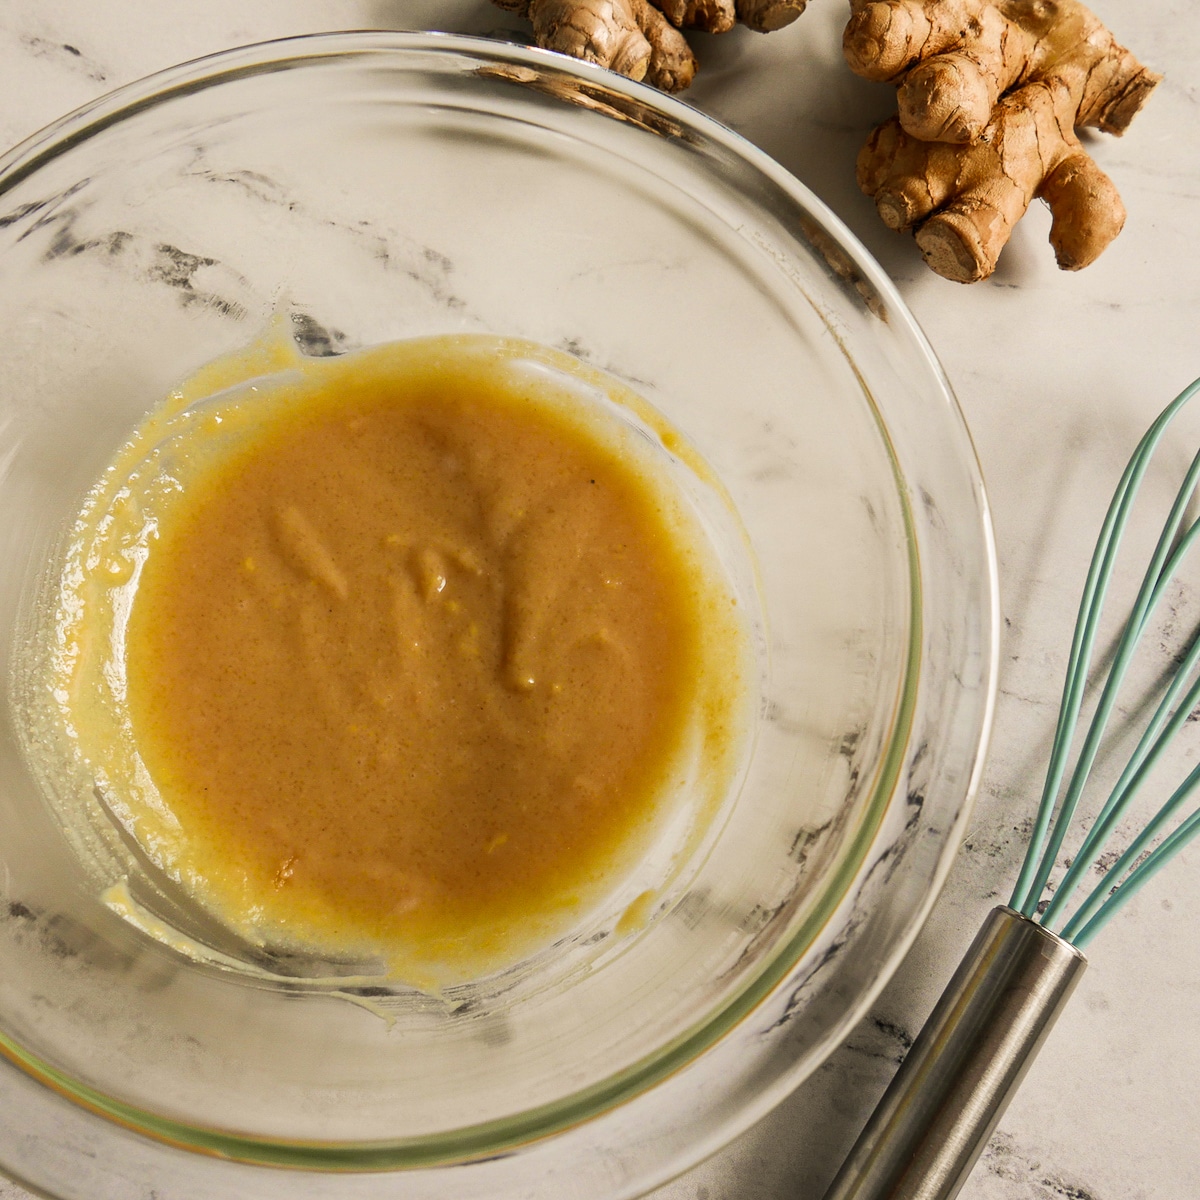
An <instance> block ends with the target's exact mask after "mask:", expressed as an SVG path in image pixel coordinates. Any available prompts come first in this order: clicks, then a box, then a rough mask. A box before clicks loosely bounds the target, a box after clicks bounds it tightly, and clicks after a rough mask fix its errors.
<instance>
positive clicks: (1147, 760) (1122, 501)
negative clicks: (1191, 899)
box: [1011, 379, 1200, 944]
mask: <svg viewBox="0 0 1200 1200" xmlns="http://www.w3.org/2000/svg"><path fill="white" fill-rule="evenodd" d="M1198 392H1200V379H1197V380H1196V381H1194V382H1193V383H1192V384H1190V385H1189V386H1188V387H1187V388H1185V389H1184V390H1183V391H1182V392H1181V393H1180V394H1179V395H1178V396H1177V397H1176V398H1175V399H1174V400H1173V401H1172V402H1171V403H1170V404H1169V405H1168V406H1167V407H1166V408H1165V409H1164V410H1163V412H1162V413H1161V414H1160V415H1159V417H1158V419H1157V420H1156V421H1155V422H1154V424H1153V425H1151V427H1150V428H1149V429H1148V430H1147V432H1146V434H1145V436H1144V437H1143V438H1142V440H1141V441H1140V442H1139V443H1138V447H1137V449H1136V451H1135V452H1134V454H1133V457H1132V458H1131V459H1130V461H1129V464H1128V465H1127V466H1126V468H1125V471H1124V473H1123V475H1122V477H1121V482H1120V484H1119V485H1118V487H1117V490H1116V493H1115V495H1114V496H1113V499H1112V503H1111V504H1110V505H1109V508H1108V512H1107V513H1106V515H1105V520H1104V525H1103V527H1102V529H1101V532H1100V537H1099V540H1098V541H1097V544H1096V549H1095V552H1094V553H1093V556H1092V562H1091V566H1090V568H1089V571H1088V578H1087V583H1086V584H1085V587H1084V593H1083V597H1082V600H1081V602H1080V607H1079V616H1078V620H1077V623H1076V629H1075V636H1074V638H1073V639H1072V645H1071V655H1070V659H1069V662H1068V666H1067V676H1066V679H1065V680H1064V684H1063V699H1062V706H1061V708H1060V711H1059V719H1058V724H1057V727H1056V729H1055V736H1054V743H1053V747H1052V750H1051V754H1050V762H1049V765H1048V769H1047V773H1046V783H1045V787H1044V788H1043V791H1042V799H1041V804H1040V806H1039V810H1038V815H1037V818H1036V820H1035V823H1034V829H1033V833H1032V836H1031V838H1030V843H1029V847H1028V852H1027V854H1026V857H1025V862H1024V864H1023V866H1022V869H1021V873H1020V876H1019V877H1018V880H1017V884H1016V888H1015V889H1014V892H1013V898H1012V902H1011V903H1012V907H1013V908H1014V909H1015V910H1017V911H1018V912H1020V913H1021V914H1022V915H1023V916H1025V917H1028V918H1031V919H1036V914H1037V909H1038V902H1039V899H1040V897H1041V895H1042V893H1043V891H1044V890H1045V888H1046V884H1047V883H1048V881H1049V879H1050V875H1051V873H1052V871H1053V869H1054V865H1055V863H1056V862H1057V860H1058V855H1059V853H1060V851H1061V849H1062V845H1063V842H1064V841H1065V839H1066V836H1067V832H1068V829H1069V826H1070V823H1071V820H1072V818H1073V817H1074V814H1075V810H1076V808H1077V806H1078V803H1079V799H1080V796H1081V795H1082V792H1083V790H1084V786H1085V785H1086V783H1087V780H1088V777H1089V775H1090V773H1091V770H1092V767H1093V765H1094V763H1095V759H1096V756H1097V754H1098V752H1099V749H1100V745H1101V742H1102V740H1103V735H1104V732H1105V729H1106V728H1107V725H1108V721H1109V718H1110V717H1111V714H1112V710H1113V708H1114V707H1115V704H1116V699H1117V694H1118V692H1119V690H1120V687H1121V684H1122V682H1123V680H1124V678H1125V675H1126V673H1127V671H1128V669H1129V666H1130V663H1131V661H1132V659H1133V657H1134V654H1135V652H1136V650H1137V648H1138V644H1139V641H1140V639H1141V636H1142V634H1143V632H1144V631H1145V629H1146V626H1147V624H1148V622H1149V619H1150V617H1151V616H1152V614H1153V613H1154V611H1155V609H1156V608H1157V606H1158V604H1159V603H1160V602H1161V600H1162V598H1163V596H1164V595H1165V593H1166V589H1167V587H1168V585H1169V584H1170V582H1171V580H1172V579H1173V578H1174V576H1175V574H1176V572H1177V571H1178V569H1179V567H1180V565H1181V564H1182V561H1183V559H1184V557H1185V555H1186V554H1187V552H1188V550H1189V549H1190V548H1191V546H1192V545H1193V543H1194V542H1195V541H1196V540H1197V539H1198V538H1200V521H1198V522H1194V523H1192V524H1191V526H1190V527H1189V528H1188V529H1187V530H1186V532H1185V533H1184V534H1183V536H1182V537H1178V535H1179V530H1180V527H1181V526H1182V524H1183V521H1184V517H1185V514H1186V512H1187V509H1188V506H1189V504H1190V503H1191V501H1192V498H1193V496H1194V494H1195V491H1196V488H1197V485H1198V484H1200V454H1197V456H1196V457H1195V459H1193V461H1192V464H1191V466H1190V468H1189V470H1188V472H1187V475H1186V477H1185V479H1184V481H1183V484H1182V486H1181V487H1180V489H1179V492H1178V493H1177V495H1176V497H1175V501H1174V503H1173V504H1172V507H1171V511H1170V514H1169V515H1168V517H1167V521H1166V524H1165V525H1164V527H1163V530H1162V533H1161V534H1160V536H1159V539H1158V542H1157V545H1156V547H1155V551H1154V555H1153V557H1152V559H1151V562H1150V566H1149V568H1148V569H1147V571H1146V574H1145V577H1144V578H1143V581H1142V585H1141V587H1140V589H1139V591H1138V596H1137V600H1136V602H1135V604H1134V608H1133V612H1132V614H1131V616H1130V618H1129V620H1128V622H1127V623H1126V626H1125V629H1124V631H1123V633H1122V636H1121V638H1120V641H1119V643H1118V646H1117V651H1116V654H1115V655H1114V658H1113V662H1112V665H1111V667H1110V668H1109V671H1108V675H1107V677H1106V679H1105V682H1104V686H1103V688H1102V689H1101V695H1100V699H1099V701H1098V703H1097V705H1096V711H1095V713H1094V715H1093V717H1092V720H1091V722H1090V724H1089V726H1088V731H1087V735H1086V736H1085V739H1084V743H1083V747H1082V749H1081V750H1080V753H1079V757H1078V760H1077V761H1076V764H1075V768H1074V770H1073V772H1072V773H1071V776H1070V779H1069V781H1068V783H1067V788H1066V793H1065V795H1063V797H1062V800H1061V802H1059V799H1058V797H1059V793H1060V791H1061V790H1062V785H1063V779H1064V776H1065V775H1066V768H1067V762H1068V758H1069V755H1070V749H1071V745H1072V743H1073V741H1074V734H1075V729H1076V727H1077V725H1078V722H1079V713H1080V710H1081V708H1082V706H1083V698H1084V692H1085V689H1086V685H1087V677H1088V672H1089V670H1090V667H1091V661H1092V656H1093V652H1094V649H1095V642H1096V637H1097V633H1098V629H1099V621H1100V614H1101V610H1102V609H1103V606H1104V600H1105V597H1106V595H1107V591H1108V585H1109V582H1110V580H1111V577H1112V572H1113V569H1114V566H1115V563H1116V557H1117V551H1118V549H1119V547H1120V542H1121V539H1122V536H1123V534H1124V532H1125V528H1126V525H1127V524H1128V521H1129V516H1130V512H1131V509H1132V506H1133V502H1134V500H1135V498H1136V495H1137V492H1138V490H1139V488H1140V485H1141V482H1142V479H1143V477H1144V476H1145V473H1146V470H1147V468H1148V467H1149V464H1150V460H1151V458H1152V456H1153V454H1154V451H1155V449H1156V448H1157V446H1158V443H1159V442H1160V440H1161V438H1162V436H1163V434H1164V432H1165V431H1166V429H1167V427H1168V426H1169V425H1170V423H1171V422H1172V421H1173V420H1174V419H1175V417H1176V416H1177V415H1178V414H1179V412H1180V410H1181V409H1182V408H1183V407H1184V406H1185V405H1186V404H1187V403H1188V402H1189V401H1190V400H1191V399H1192V398H1193V397H1194V396H1195V395H1196V394H1197V393H1198ZM1177 539H1178V540H1177ZM1197 661H1200V638H1197V639H1196V640H1195V641H1194V642H1193V643H1192V645H1191V647H1190V648H1189V650H1188V652H1187V655H1186V656H1185V659H1184V662H1183V664H1182V665H1181V669H1180V670H1179V671H1178V672H1177V674H1176V676H1175V678H1174V679H1173V680H1172V682H1171V684H1170V686H1169V687H1168V689H1167V692H1166V695H1165V696H1164V697H1163V699H1162V701H1161V702H1160V704H1159V706H1158V708H1157V710H1156V711H1155V713H1154V716H1153V717H1152V718H1151V720H1150V723H1149V725H1148V726H1147V729H1146V731H1145V732H1144V733H1143V735H1142V737H1141V738H1140V740H1139V742H1138V745H1137V747H1136V749H1135V750H1134V753H1133V756H1132V757H1131V759H1130V762H1129V763H1128V764H1127V766H1126V768H1125V770H1124V771H1123V772H1122V774H1121V777H1120V779H1119V780H1118V782H1117V785H1116V787H1115V788H1114V789H1113V792H1112V793H1111V794H1110V796H1109V799H1108V801H1107V802H1106V804H1105V806H1104V808H1103V809H1102V810H1101V813H1100V815H1099V817H1098V818H1097V820H1096V822H1095V824H1094V826H1093V828H1092V830H1091V832H1090V833H1089V835H1088V837H1087V838H1086V839H1085V841H1084V846H1083V847H1082V848H1081V850H1080V852H1079V853H1078V854H1077V855H1076V857H1075V861H1074V862H1073V863H1072V865H1071V867H1070V868H1069V870H1068V873H1067V875H1066V876H1065V877H1064V879H1063V881H1062V883H1061V884H1060V886H1059V889H1058V891H1057V892H1056V894H1055V896H1054V898H1053V900H1052V901H1051V902H1050V904H1049V906H1048V907H1047V909H1046V911H1045V913H1044V915H1043V918H1042V920H1043V923H1044V924H1047V925H1048V924H1050V923H1051V922H1054V921H1055V920H1056V919H1057V918H1058V917H1059V916H1060V915H1061V913H1062V910H1063V908H1064V906H1065V905H1066V903H1067V901H1068V900H1069V898H1070V896H1071V895H1072V894H1073V893H1074V891H1075V890H1076V888H1077V887H1078V885H1079V882H1080V881H1081V880H1082V878H1083V875H1084V872H1085V871H1086V870H1087V869H1088V867H1089V865H1090V862H1091V859H1092V858H1093V857H1094V855H1095V853H1096V852H1097V851H1098V850H1099V849H1100V847H1101V845H1102V844H1103V842H1104V841H1105V839H1106V838H1107V837H1108V835H1109V834H1110V833H1111V832H1112V829H1113V828H1114V826H1115V825H1116V823H1117V821H1118V820H1119V819H1120V817H1121V815H1122V814H1123V813H1124V812H1125V811H1126V809H1127V808H1128V806H1129V804H1130V803H1131V802H1132V800H1133V798H1134V796H1135V795H1136V794H1137V792H1138V789H1139V788H1140V787H1141V786H1142V784H1143V783H1144V782H1145V780H1146V778H1147V776H1148V774H1149V772H1150V771H1151V770H1152V769H1153V767H1154V765H1155V764H1156V763H1157V762H1158V761H1159V759H1160V758H1161V756H1162V754H1163V752H1164V751H1165V749H1166V747H1167V745H1168V744H1169V742H1170V740H1171V738H1172V736H1173V735H1174V734H1175V733H1176V732H1177V731H1178V729H1179V728H1180V727H1181V726H1182V724H1183V723H1184V721H1186V719H1187V717H1188V714H1189V713H1190V712H1191V711H1192V709H1193V708H1194V707H1195V706H1196V703H1197V702H1198V701H1200V682H1197V683H1196V684H1195V685H1193V687H1192V688H1191V689H1190V690H1189V691H1188V692H1187V695H1186V696H1185V697H1184V699H1183V701H1182V702H1179V697H1180V695H1181V693H1182V692H1183V690H1184V688H1185V687H1186V681H1187V678H1188V676H1189V675H1190V673H1191V672H1192V670H1193V669H1194V668H1195V666H1196V663H1197ZM1197 786H1200V768H1198V769H1197V771H1195V772H1193V773H1192V775H1189V777H1188V779H1187V780H1186V781H1185V782H1184V783H1183V784H1182V785H1181V786H1180V787H1179V788H1178V789H1176V791H1175V792H1174V793H1173V794H1172V796H1171V797H1170V799H1169V800H1168V801H1167V803H1166V804H1164V805H1163V806H1162V808H1161V809H1160V810H1159V812H1158V814H1157V815H1156V816H1155V818H1154V819H1153V820H1152V821H1151V822H1150V824H1149V825H1148V826H1147V828H1146V829H1145V830H1144V831H1143V833H1142V835H1141V836H1140V837H1139V838H1138V839H1137V841H1136V842H1135V843H1134V846H1137V847H1138V849H1137V850H1136V851H1134V846H1131V847H1130V848H1129V850H1128V851H1126V853H1125V854H1124V855H1122V856H1121V858H1119V859H1118V860H1117V863H1116V864H1115V865H1114V867H1113V869H1112V871H1110V873H1109V876H1108V877H1107V878H1106V879H1105V880H1103V881H1102V883H1101V884H1100V886H1099V887H1097V888H1096V889H1094V890H1093V892H1092V893H1091V895H1089V897H1088V898H1087V900H1086V901H1085V903H1084V906H1083V907H1081V909H1080V910H1079V912H1078V913H1076V914H1075V916H1073V917H1072V918H1071V920H1070V921H1069V922H1068V923H1067V925H1066V926H1065V928H1064V930H1063V934H1062V936H1063V937H1065V938H1067V939H1068V940H1070V939H1071V938H1072V937H1074V938H1085V939H1087V938H1090V937H1091V936H1093V935H1094V933H1095V932H1096V931H1097V930H1098V929H1099V928H1100V927H1101V926H1102V925H1103V923H1104V922H1105V921H1106V920H1107V919H1108V915H1110V913H1109V905H1112V904H1113V903H1114V901H1116V897H1117V896H1120V897H1121V898H1120V900H1119V901H1116V906H1118V907H1119V905H1120V904H1123V903H1124V902H1125V901H1126V900H1128V898H1129V896H1130V895H1132V894H1133V892H1135V891H1136V890H1137V889H1138V888H1140V887H1141V886H1143V885H1144V883H1145V882H1146V880H1147V879H1148V878H1149V877H1150V875H1152V874H1153V873H1154V872H1155V871H1157V870H1158V869H1159V867H1161V866H1162V865H1164V864H1165V863H1166V861H1167V860H1168V859H1169V858H1170V857H1171V856H1173V855H1174V854H1175V853H1176V852H1177V851H1178V850H1179V849H1181V848H1182V846H1183V845H1184V844H1185V843H1186V841H1187V840H1188V838H1189V837H1191V836H1192V835H1193V834H1194V833H1196V832H1198V831H1200V813H1198V814H1193V817H1190V818H1188V820H1187V821H1185V822H1184V824H1183V825H1181V826H1180V827H1179V829H1177V830H1176V831H1175V832H1174V833H1173V834H1171V835H1170V836H1169V837H1168V838H1167V839H1165V840H1164V841H1163V843H1162V844H1161V845H1160V846H1159V847H1158V848H1157V849H1155V850H1154V851H1152V852H1151V853H1150V854H1149V855H1146V856H1145V857H1143V858H1142V859H1141V861H1140V862H1139V861H1138V858H1139V856H1140V855H1142V854H1143V853H1144V851H1145V849H1146V846H1147V845H1148V844H1149V842H1150V841H1151V840H1152V839H1153V838H1154V837H1155V836H1157V834H1158V832H1159V831H1160V830H1161V829H1162V827H1163V825H1164V824H1165V823H1166V821H1167V820H1169V818H1170V817H1171V816H1172V815H1173V814H1174V813H1175V812H1177V811H1178V809H1179V808H1180V807H1181V806H1182V805H1183V804H1184V803H1185V802H1186V800H1187V799H1189V798H1190V797H1191V796H1192V795H1193V794H1194V792H1195V790H1196V788H1197ZM1185 829H1186V830H1187V831H1188V832H1187V833H1184V830H1185ZM1130 868H1132V869H1130ZM1127 869H1130V870H1129V875H1128V877H1127V878H1126V879H1125V880H1124V881H1123V882H1119V883H1118V884H1117V886H1116V887H1114V883H1113V881H1114V880H1120V877H1121V874H1122V873H1123V872H1124V871H1125V870H1127ZM1131 885H1132V886H1131ZM1122 893H1124V895H1122ZM1106 900H1107V902H1108V903H1106ZM1076 944H1078V942H1077V943H1076Z"/></svg>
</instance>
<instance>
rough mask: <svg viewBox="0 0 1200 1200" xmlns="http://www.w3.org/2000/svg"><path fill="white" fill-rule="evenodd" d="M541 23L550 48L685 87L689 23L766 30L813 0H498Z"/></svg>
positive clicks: (690, 61) (540, 39)
mask: <svg viewBox="0 0 1200 1200" xmlns="http://www.w3.org/2000/svg"><path fill="white" fill-rule="evenodd" d="M494 2H495V3H496V4H497V5H499V6H500V7H501V8H503V9H507V10H508V11H509V12H515V13H517V14H518V15H520V16H523V17H526V18H527V19H528V20H529V21H531V22H532V24H533V36H534V40H535V41H536V42H537V44H538V45H539V46H541V47H542V48H543V49H546V50H557V51H559V52H560V53H562V54H569V55H571V56H572V57H574V58H581V59H584V60H585V61H587V62H594V63H598V64H599V65H600V66H602V67H610V68H611V69H612V70H614V71H618V72H620V73H621V74H622V75H627V76H628V77H629V78H630V79H644V80H645V81H646V82H647V83H652V84H653V85H654V86H655V87H658V88H661V89H662V90H663V91H666V92H678V91H682V90H683V89H684V88H685V87H687V86H688V84H690V83H691V82H692V77H693V76H694V75H695V74H696V56H695V55H694V54H693V53H692V49H691V47H690V46H689V45H688V44H687V41H686V40H685V38H684V36H683V34H682V33H681V32H680V30H681V29H699V30H702V31H703V32H705V33H725V32H727V31H728V30H730V29H732V28H733V26H734V25H735V24H736V23H738V22H740V23H741V24H743V25H747V26H749V28H751V29H756V30H758V31H759V32H760V33H766V32H769V31H770V30H772V29H781V28H783V26H784V25H789V24H790V23H791V22H792V21H794V20H795V19H796V18H797V17H798V16H799V15H800V14H801V13H802V12H803V11H804V8H805V6H806V4H807V3H808V0H494Z"/></svg>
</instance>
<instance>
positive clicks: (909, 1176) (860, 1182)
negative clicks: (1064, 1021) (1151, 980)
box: [825, 907, 1087, 1200]
mask: <svg viewBox="0 0 1200 1200" xmlns="http://www.w3.org/2000/svg"><path fill="white" fill-rule="evenodd" d="M1086 966H1087V959H1086V958H1085V957H1084V956H1083V954H1082V953H1081V952H1080V951H1079V950H1077V949H1076V948H1075V947H1074V946H1072V945H1071V944H1070V943H1069V942H1065V941H1063V939H1062V938H1060V937H1058V936H1057V934H1054V933H1051V932H1050V931H1049V930H1047V929H1044V928H1043V927H1042V926H1041V925H1039V924H1037V923H1036V922H1035V921H1030V920H1029V919H1028V918H1026V917H1023V916H1021V915H1020V913H1018V912H1015V911H1014V910H1013V909H1011V908H1005V907H1001V908H994V909H992V911H991V912H990V913H989V914H988V916H987V919H986V920H985V921H984V923H983V927H982V928H981V929H980V931H979V933H978V934H977V935H976V938H975V941H974V942H973V943H972V945H971V948H970V950H968V951H967V954H966V957H965V958H964V959H963V961H962V962H961V963H960V964H959V967H958V970H957V971H956V972H955V973H954V978H953V979H951V980H950V983H949V984H948V985H947V987H946V990H945V991H944V992H943V993H942V997H941V999H940V1000H939V1001H938V1002H937V1006H936V1007H935V1008H934V1010H933V1012H932V1013H931V1014H930V1017H929V1020H928V1021H926V1022H925V1025H924V1028H922V1030H921V1033H920V1035H919V1036H918V1037H917V1040H916V1041H915V1042H914V1043H913V1046H912V1049H911V1050H909V1052H908V1055H907V1057H906V1058H905V1060H904V1063H903V1064H902V1065H901V1067H900V1070H899V1072H898V1073H897V1075H896V1077H895V1079H893V1080H892V1083H891V1086H890V1087H889V1088H888V1090H887V1091H886V1092H885V1093H884V1096H883V1099H882V1100H880V1102H879V1105H878V1107H877V1108H876V1109H875V1112H874V1113H873V1114H872V1116H871V1119H870V1120H869V1121H868V1122H867V1125H866V1128H865V1129H864V1130H863V1131H862V1133H861V1134H860V1135H859V1138H858V1141H857V1142H856V1143H855V1144H854V1149H853V1150H851V1151H850V1155H849V1157H848V1158H847V1159H846V1161H845V1163H844V1164H843V1165H842V1169H841V1170H840V1171H839V1172H838V1174H837V1177H836V1178H835V1179H834V1181H833V1183H832V1184H831V1185H830V1188H829V1190H828V1191H827V1192H826V1193H825V1200H953V1197H955V1196H957V1195H958V1192H959V1189H960V1188H961V1187H962V1185H963V1183H964V1182H965V1181H966V1179H967V1176H968V1175H969V1174H970V1173H971V1168H972V1167H973V1166H974V1165H975V1161H976V1160H977V1159H978V1158H979V1155H980V1154H981V1153H982V1151H983V1148H984V1146H985V1145H987V1141H988V1138H989V1137H991V1135H992V1131H993V1130H994V1129H995V1128H996V1124H997V1122H998V1121H999V1120H1000V1117H1001V1115H1002V1114H1003V1112H1004V1110H1005V1108H1006V1107H1007V1105H1008V1102H1009V1100H1010V1099H1011V1098H1012V1095H1013V1093H1014V1092H1015V1091H1016V1090H1017V1086H1018V1085H1019V1084H1020V1082H1021V1080H1022V1079H1023V1078H1024V1077H1025V1072H1026V1071H1027V1070H1028V1068H1029V1064H1030V1063H1031V1062H1032V1061H1033V1058H1034V1055H1035V1054H1036V1053H1037V1052H1038V1050H1039V1049H1040V1048H1041V1045H1042V1043H1043V1042H1044V1041H1045V1039H1046V1035H1047V1034H1048V1033H1049V1032H1050V1028H1051V1026H1053V1024H1054V1022H1055V1020H1056V1019H1057V1018H1058V1014H1059V1013H1060V1012H1061V1011H1062V1008H1063V1006H1064V1005H1065V1004H1066V1002H1067V999H1068V998H1069V997H1070V995H1071V993H1072V991H1074V989H1075V985H1076V984H1077V983H1078V982H1079V977H1080V976H1081V975H1082V974H1083V969H1084V967H1086Z"/></svg>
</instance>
